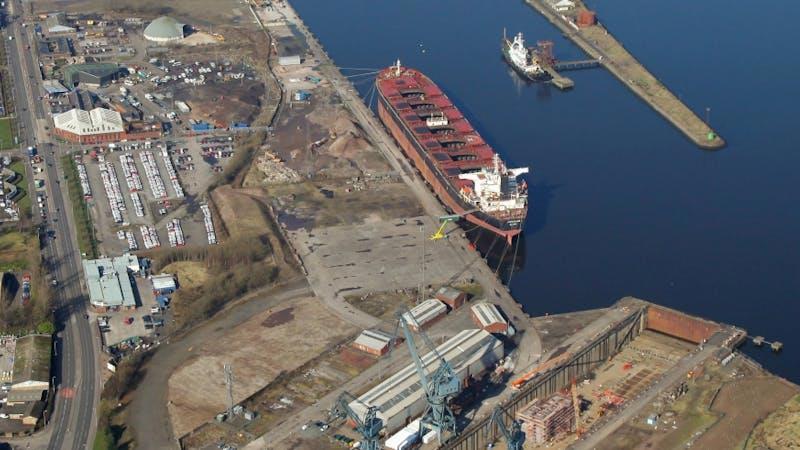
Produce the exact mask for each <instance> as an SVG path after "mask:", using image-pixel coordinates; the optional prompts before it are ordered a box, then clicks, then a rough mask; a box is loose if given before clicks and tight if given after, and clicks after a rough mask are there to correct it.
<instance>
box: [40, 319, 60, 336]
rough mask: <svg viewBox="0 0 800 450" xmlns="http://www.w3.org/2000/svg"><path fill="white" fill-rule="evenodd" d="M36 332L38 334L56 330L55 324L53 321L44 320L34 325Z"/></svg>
mask: <svg viewBox="0 0 800 450" xmlns="http://www.w3.org/2000/svg"><path fill="white" fill-rule="evenodd" d="M36 332H38V333H39V334H53V333H55V332H56V326H55V325H53V322H50V321H49V320H45V321H44V322H41V323H39V325H36Z"/></svg>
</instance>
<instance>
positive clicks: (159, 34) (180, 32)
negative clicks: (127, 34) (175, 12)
mask: <svg viewBox="0 0 800 450" xmlns="http://www.w3.org/2000/svg"><path fill="white" fill-rule="evenodd" d="M185 27H186V24H183V23H180V22H178V21H177V20H175V19H173V18H172V17H167V16H161V17H159V18H158V19H156V20H154V21H152V22H150V24H149V25H147V27H146V28H145V29H144V38H145V39H147V40H148V41H153V42H174V41H179V40H181V39H183V38H184V37H185V36H186V34H185V33H184V29H185Z"/></svg>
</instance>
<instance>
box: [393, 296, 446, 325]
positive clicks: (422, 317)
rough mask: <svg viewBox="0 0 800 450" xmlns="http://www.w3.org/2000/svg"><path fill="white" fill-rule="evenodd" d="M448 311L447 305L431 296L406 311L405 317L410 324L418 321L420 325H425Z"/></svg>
mask: <svg viewBox="0 0 800 450" xmlns="http://www.w3.org/2000/svg"><path fill="white" fill-rule="evenodd" d="M446 313H447V305H445V304H444V303H442V302H441V301H439V300H437V299H435V298H429V299H428V300H425V301H424V302H422V303H420V304H419V305H417V306H415V307H413V308H411V311H409V312H407V313H404V314H403V318H404V319H405V320H406V322H408V323H410V324H413V323H414V322H415V321H416V323H417V324H419V326H423V325H425V324H426V323H428V322H430V321H431V320H433V319H435V318H437V317H439V316H440V315H442V314H446ZM412 316H413V320H412Z"/></svg>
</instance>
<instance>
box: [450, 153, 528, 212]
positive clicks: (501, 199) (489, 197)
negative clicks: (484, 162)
mask: <svg viewBox="0 0 800 450" xmlns="http://www.w3.org/2000/svg"><path fill="white" fill-rule="evenodd" d="M526 173H528V168H527V167H520V168H516V169H508V168H506V166H505V164H504V163H503V161H501V160H500V157H499V156H498V155H497V154H495V155H494V158H493V165H492V167H490V168H486V167H483V168H481V170H480V171H478V172H470V173H462V174H460V175H459V176H458V178H460V179H462V180H469V181H471V182H472V186H471V187H463V188H462V189H461V196H462V197H463V198H464V200H466V201H468V202H469V203H471V204H472V205H474V206H475V207H476V208H478V209H480V210H482V211H485V212H488V213H493V212H497V211H510V210H514V209H519V208H527V205H528V191H527V189H525V187H524V184H523V186H519V185H518V182H517V177H519V176H520V175H523V174H526ZM522 183H525V182H524V181H522Z"/></svg>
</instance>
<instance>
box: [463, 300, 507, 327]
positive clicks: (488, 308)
mask: <svg viewBox="0 0 800 450" xmlns="http://www.w3.org/2000/svg"><path fill="white" fill-rule="evenodd" d="M470 312H471V313H472V320H473V322H475V325H477V326H478V327H480V328H481V329H482V330H486V331H488V332H490V333H502V334H505V333H507V332H508V321H506V318H505V317H503V315H502V314H500V310H499V309H497V306H496V305H494V304H493V303H488V302H481V303H478V304H475V305H472V307H471V308H470Z"/></svg>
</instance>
